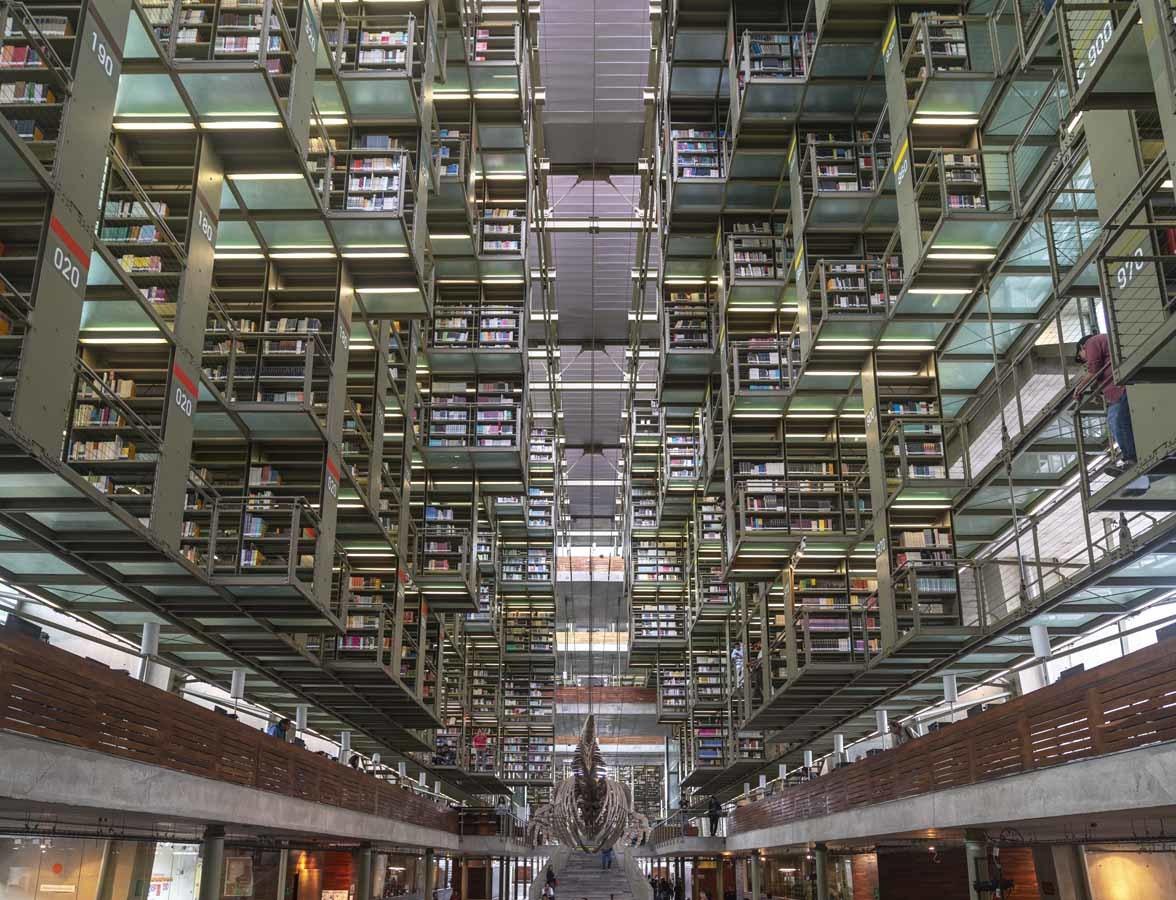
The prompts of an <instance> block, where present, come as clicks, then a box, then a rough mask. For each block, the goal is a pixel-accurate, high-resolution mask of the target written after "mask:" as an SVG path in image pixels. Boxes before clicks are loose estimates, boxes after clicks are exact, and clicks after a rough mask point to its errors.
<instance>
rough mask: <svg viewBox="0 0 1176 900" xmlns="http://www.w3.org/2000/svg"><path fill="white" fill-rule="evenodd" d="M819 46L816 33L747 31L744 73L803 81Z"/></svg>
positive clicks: (752, 76)
mask: <svg viewBox="0 0 1176 900" xmlns="http://www.w3.org/2000/svg"><path fill="white" fill-rule="evenodd" d="M815 44H816V35H815V34H813V33H812V32H802V33H795V32H787V31H745V32H744V33H743V46H744V47H745V52H746V56H745V58H744V70H745V71H746V73H747V76H748V77H751V78H803V77H804V76H805V74H806V73H807V71H808V65H807V64H808V60H809V59H810V58H811V56H812V51H813V47H814V46H815Z"/></svg>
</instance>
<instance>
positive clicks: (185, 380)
mask: <svg viewBox="0 0 1176 900" xmlns="http://www.w3.org/2000/svg"><path fill="white" fill-rule="evenodd" d="M172 384H173V385H174V386H175V390H174V391H173V393H172V402H173V403H175V405H176V406H178V407H179V408H180V412H182V413H183V414H184V415H185V416H187V417H188V418H192V410H193V409H194V408H195V406H196V383H195V382H194V381H193V380H192V378H191V377H190V376H189V375H188V373H187V372H185V371H184V370H183V369H182V368H180V364H179V363H174V364H173V365H172Z"/></svg>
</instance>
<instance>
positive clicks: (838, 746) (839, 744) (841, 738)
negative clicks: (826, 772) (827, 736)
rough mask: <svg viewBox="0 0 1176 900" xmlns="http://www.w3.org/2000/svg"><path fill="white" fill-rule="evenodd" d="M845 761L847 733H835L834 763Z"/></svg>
mask: <svg viewBox="0 0 1176 900" xmlns="http://www.w3.org/2000/svg"><path fill="white" fill-rule="evenodd" d="M843 762H845V735H844V734H835V735H833V765H834V766H838V765H840V764H841V763H843Z"/></svg>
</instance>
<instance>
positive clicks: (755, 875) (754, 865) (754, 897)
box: [749, 852, 762, 900]
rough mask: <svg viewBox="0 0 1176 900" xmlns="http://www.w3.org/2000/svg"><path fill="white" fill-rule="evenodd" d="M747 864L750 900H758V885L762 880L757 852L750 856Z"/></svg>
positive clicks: (759, 892)
mask: <svg viewBox="0 0 1176 900" xmlns="http://www.w3.org/2000/svg"><path fill="white" fill-rule="evenodd" d="M749 865H750V867H751V900H760V898H761V890H760V885H761V884H762V880H761V876H760V855H759V853H758V852H757V853H755V854H754V855H753V856H752V857H751V860H750V862H749Z"/></svg>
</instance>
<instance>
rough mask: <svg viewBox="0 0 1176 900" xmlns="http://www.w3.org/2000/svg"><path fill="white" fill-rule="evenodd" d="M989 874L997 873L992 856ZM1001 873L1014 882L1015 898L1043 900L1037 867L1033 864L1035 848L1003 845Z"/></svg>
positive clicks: (1018, 899) (1017, 899)
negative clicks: (1038, 882)
mask: <svg viewBox="0 0 1176 900" xmlns="http://www.w3.org/2000/svg"><path fill="white" fill-rule="evenodd" d="M988 871H989V874H995V872H996V869H995V867H994V866H993V865H992V862H991V857H990V863H989V866H988ZM1000 874H1001V877H1002V878H1007V879H1008V880H1009V881H1011V882H1012V883H1013V894H1012V895H1013V897H1014V898H1015V900H1041V890H1040V888H1038V886H1037V867H1036V866H1034V865H1033V850H1032V849H1030V848H1029V847H1001V850H1000Z"/></svg>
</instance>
